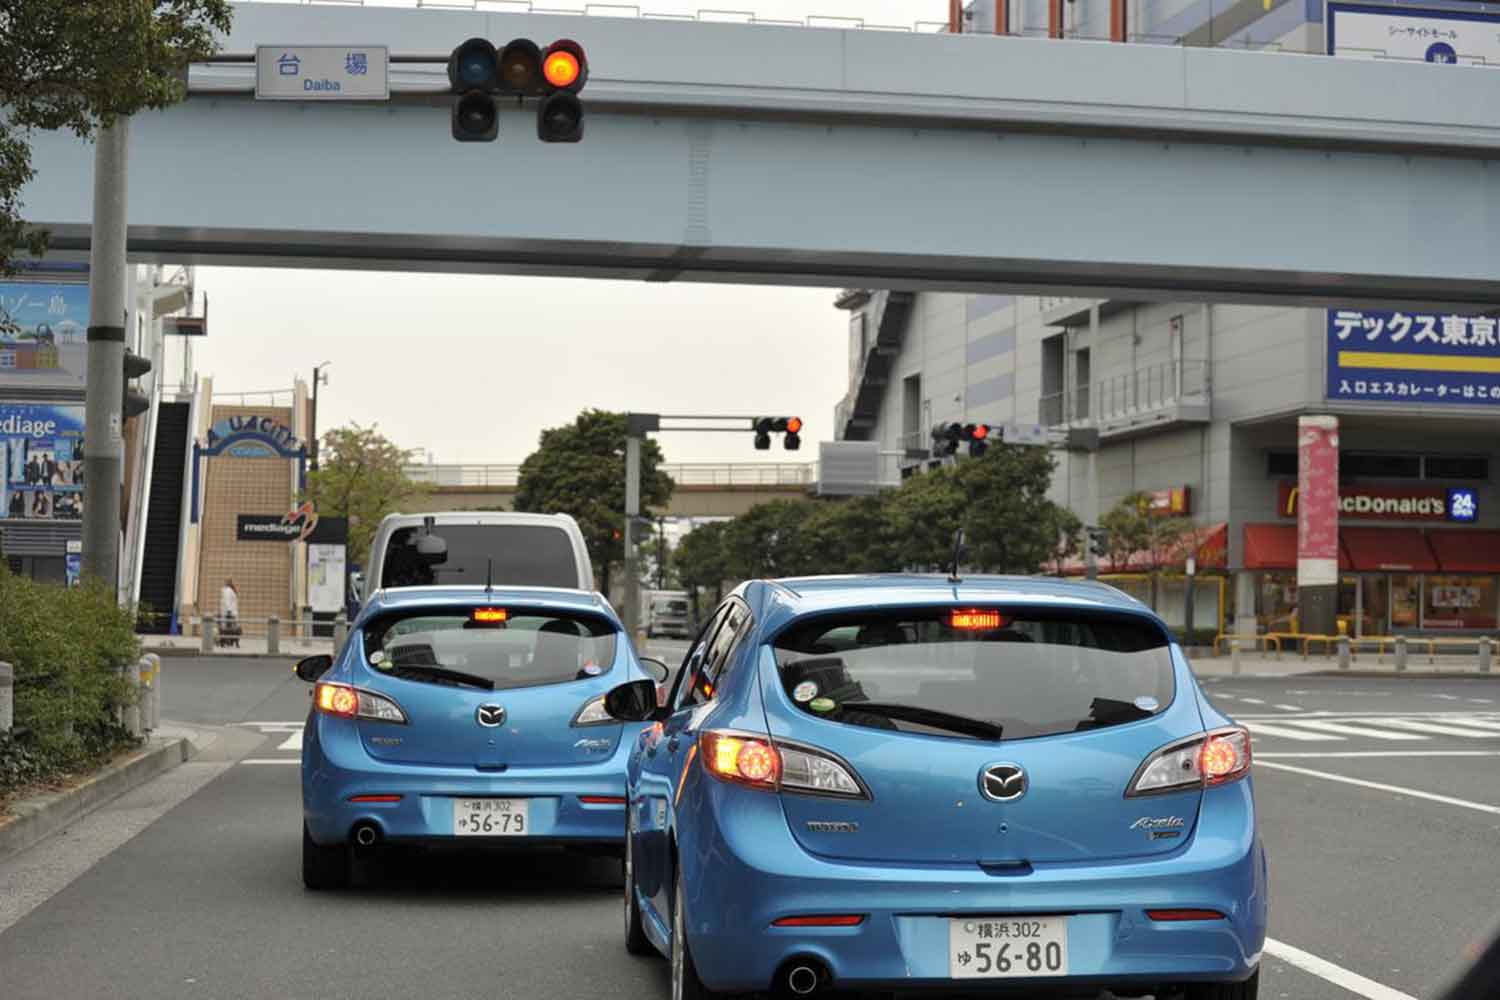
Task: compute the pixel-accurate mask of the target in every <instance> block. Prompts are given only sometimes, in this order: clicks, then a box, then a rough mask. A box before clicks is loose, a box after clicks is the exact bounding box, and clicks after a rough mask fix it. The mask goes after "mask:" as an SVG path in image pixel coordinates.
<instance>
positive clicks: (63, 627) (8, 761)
mask: <svg viewBox="0 0 1500 1000" xmlns="http://www.w3.org/2000/svg"><path fill="white" fill-rule="evenodd" d="M140 655H141V647H140V642H139V641H138V640H137V639H136V637H135V628H134V620H133V616H132V615H131V612H130V611H129V610H128V609H126V608H122V607H120V606H119V605H117V604H116V603H115V600H114V595H113V594H111V593H110V592H109V591H108V589H107V588H105V587H102V586H100V585H98V584H93V583H87V584H85V585H83V586H80V587H75V588H71V589H69V588H66V587H60V586H57V585H55V584H46V583H37V582H35V581H33V580H29V579H25V578H22V577H19V576H16V575H14V574H12V573H10V572H9V571H7V570H6V569H5V568H4V566H0V660H3V661H5V662H7V663H9V664H10V665H11V666H12V667H14V668H15V726H16V734H15V735H14V736H12V737H11V738H9V739H7V738H5V737H0V795H3V794H5V793H6V792H9V791H14V790H15V789H16V788H18V787H20V786H22V785H25V784H29V783H32V782H37V781H44V780H47V779H49V778H52V777H56V776H57V775H60V774H62V773H65V772H68V771H73V770H78V769H80V768H84V767H88V766H89V765H91V764H93V763H94V762H96V761H98V760H99V759H101V758H103V757H106V756H108V755H110V754H111V753H113V752H114V751H115V750H117V749H119V748H120V747H121V746H123V745H125V744H127V743H129V742H130V737H129V735H128V734H127V733H126V732H125V730H124V729H123V728H122V727H121V726H120V725H119V724H118V722H117V721H116V714H117V711H118V709H119V708H120V707H121V706H122V705H125V704H128V703H129V702H130V700H131V699H132V698H133V697H134V692H132V691H131V690H130V687H129V684H128V682H127V681H126V680H125V677H124V675H123V674H122V672H121V668H122V667H123V666H125V665H126V664H128V663H130V662H131V661H132V660H134V659H137V658H139V656H140Z"/></svg>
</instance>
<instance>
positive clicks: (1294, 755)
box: [1255, 750, 1500, 760]
mask: <svg viewBox="0 0 1500 1000" xmlns="http://www.w3.org/2000/svg"><path fill="white" fill-rule="evenodd" d="M1329 757H1500V750H1307V751H1296V752H1293V751H1284V752H1279V753H1261V752H1260V751H1259V750H1257V751H1255V759H1256V760H1301V759H1305V758H1312V759H1315V760H1324V759H1327V758H1329Z"/></svg>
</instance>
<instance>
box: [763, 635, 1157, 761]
mask: <svg viewBox="0 0 1500 1000" xmlns="http://www.w3.org/2000/svg"><path fill="white" fill-rule="evenodd" d="M774 649H775V653H776V663H777V666H778V667H779V668H780V672H781V679H782V683H783V684H784V685H785V687H786V691H787V694H788V695H789V696H790V697H791V699H792V701H793V702H794V703H795V704H796V705H797V706H798V708H800V709H801V710H803V711H805V712H808V713H810V714H813V715H818V716H822V717H823V718H827V719H832V720H835V721H837V722H844V723H848V724H851V725H857V726H871V727H875V728H879V729H890V730H898V731H904V732H918V733H927V734H931V735H942V736H953V737H965V738H971V739H985V740H998V739H1025V738H1027V737H1033V736H1048V735H1051V734H1054V733H1066V732H1073V731H1076V730H1085V729H1095V728H1099V727H1103V726H1111V725H1118V724H1121V723H1125V722H1133V721H1135V720H1136V719H1143V718H1147V717H1148V716H1151V715H1154V714H1156V713H1157V712H1159V711H1162V710H1163V709H1164V708H1165V707H1166V706H1167V705H1168V704H1169V703H1170V702H1171V700H1172V694H1173V682H1172V660H1171V654H1170V651H1169V648H1168V645H1167V637H1166V635H1165V634H1164V633H1163V631H1162V630H1161V629H1160V628H1159V627H1157V626H1155V625H1154V624H1152V623H1151V622H1149V621H1146V620H1143V619H1140V618H1135V617H1132V616H1126V615H1094V614H1087V615H1085V614H1079V613H1074V614H1058V613H1056V612H1050V611H1049V612H1042V611H1038V612H1027V611H1023V612H1011V611H1006V610H995V609H963V608H940V609H924V610H920V611H907V612H885V613H879V614H870V613H863V614H851V615H847V616H841V617H820V618H817V619H815V620H811V621H807V622H802V623H797V624H794V625H793V626H792V627H791V628H789V629H788V630H787V631H785V632H783V633H782V634H781V635H780V636H779V637H778V638H777V639H776V640H775V642H774Z"/></svg>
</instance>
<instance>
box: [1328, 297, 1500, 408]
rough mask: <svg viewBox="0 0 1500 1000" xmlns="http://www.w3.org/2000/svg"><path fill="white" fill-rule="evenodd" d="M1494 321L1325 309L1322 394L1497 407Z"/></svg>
mask: <svg viewBox="0 0 1500 1000" xmlns="http://www.w3.org/2000/svg"><path fill="white" fill-rule="evenodd" d="M1497 329H1500V320H1497V319H1496V318H1495V317H1493V316H1460V315H1456V314H1453V313H1418V312H1411V313H1406V312H1380V311H1375V310H1368V309H1330V310H1328V385H1327V390H1326V394H1327V398H1328V399H1330V400H1334V399H1348V400H1368V401H1376V402H1398V403H1422V404H1429V403H1442V404H1450V405H1460V406H1500V335H1497Z"/></svg>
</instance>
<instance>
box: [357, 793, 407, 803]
mask: <svg viewBox="0 0 1500 1000" xmlns="http://www.w3.org/2000/svg"><path fill="white" fill-rule="evenodd" d="M349 801H350V802H400V801H401V796H399V795H351V796H349Z"/></svg>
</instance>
